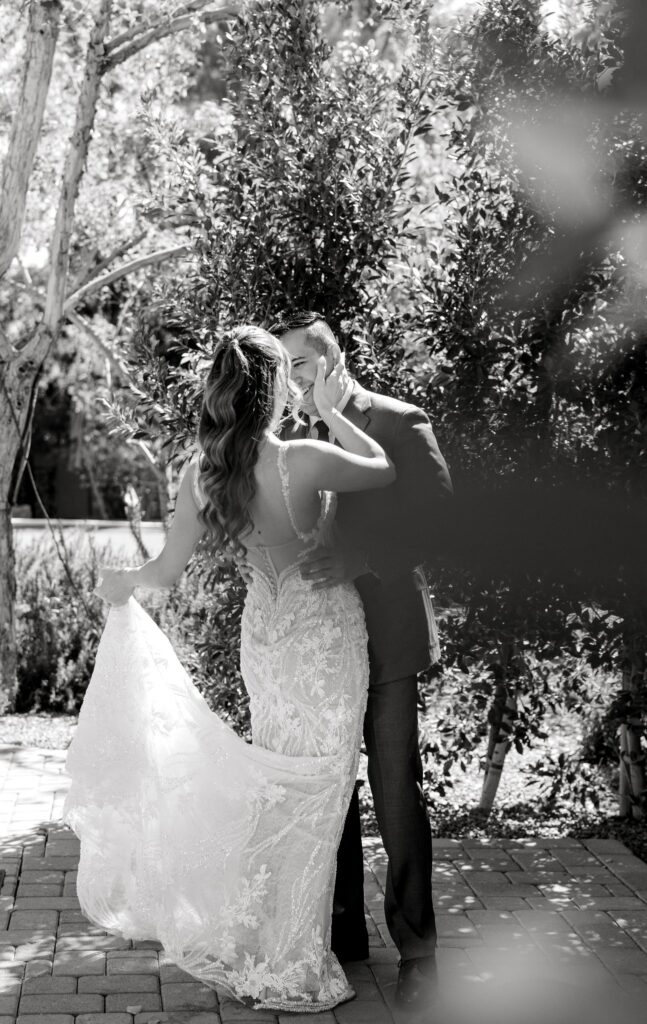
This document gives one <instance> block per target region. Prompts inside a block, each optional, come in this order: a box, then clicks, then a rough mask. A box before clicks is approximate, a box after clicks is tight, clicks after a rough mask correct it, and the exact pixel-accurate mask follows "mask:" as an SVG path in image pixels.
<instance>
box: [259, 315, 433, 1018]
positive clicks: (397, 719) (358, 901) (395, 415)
mask: <svg viewBox="0 0 647 1024" xmlns="http://www.w3.org/2000/svg"><path fill="white" fill-rule="evenodd" d="M270 331H271V333H272V334H274V335H275V336H276V337H278V338H280V340H281V342H282V343H283V345H284V346H285V348H286V349H287V351H288V353H289V355H290V357H291V362H292V377H293V379H294V380H295V382H296V383H297V384H298V385H299V387H300V388H301V391H302V393H303V400H302V405H301V413H302V414H303V415H304V417H305V418H307V420H308V423H307V424H304V425H303V426H302V427H294V428H292V429H290V430H289V431H288V433H287V434H286V438H287V439H295V438H298V437H305V436H310V437H317V438H318V439H320V440H325V441H333V442H334V438H330V437H329V435H328V432H327V429H326V426H325V424H324V423H323V421H322V420H321V419H319V414H318V411H317V407H316V405H315V403H314V400H313V384H314V380H315V377H316V374H317V360H318V359H319V357H320V356H321V355H324V356H325V357H326V371H327V373H329V372H330V370H331V369H332V367H333V365H334V364H335V363H336V362H337V361H338V359H339V358H340V349H339V346H338V344H337V341H336V339H335V336H334V334H333V332H332V330H331V329H330V327H329V326H328V324H327V323H326V321H325V320H324V319H323V318H322V317H320V316H319V315H318V314H317V313H312V312H306V311H298V312H287V313H285V314H283V315H282V316H281V317H280V318H279V319H278V321H277V322H275V323H274V324H273V325H272V326H271V327H270ZM338 408H340V409H343V411H344V415H345V416H347V417H348V419H349V420H350V421H351V422H352V423H354V424H355V425H356V426H358V427H360V428H361V429H362V430H364V431H366V433H367V434H368V435H369V436H371V437H374V438H375V439H376V440H377V441H379V443H380V444H381V445H382V446H383V448H384V449H385V450H386V452H387V454H388V455H389V456H390V457H391V459H392V460H393V462H394V464H395V468H396V471H397V479H396V481H395V482H394V483H393V484H392V485H391V486H389V487H387V488H383V489H381V490H379V491H363V492H361V491H357V492H347V493H344V494H340V495H339V496H338V506H337V518H336V524H337V527H338V529H339V533H340V538H341V542H340V545H339V546H338V547H336V548H335V549H321V548H320V549H318V550H317V551H316V552H313V554H312V555H311V556H310V558H309V559H308V561H307V562H306V563H304V569H303V574H304V576H307V577H308V578H310V579H312V580H314V581H315V585H316V586H321V587H323V586H328V585H331V584H333V583H335V582H338V581H339V580H354V582H355V585H356V586H357V589H358V590H359V593H360V596H361V598H362V601H363V604H364V611H365V615H366V625H367V629H368V638H369V659H370V684H369V697H368V707H367V712H366V720H365V726H364V740H365V743H366V751H367V754H368V778H369V782H370V786H371V792H372V794H373V800H374V804H375V814H376V817H377V822H378V825H379V828H380V833H381V835H382V839H383V841H384V846H385V849H386V852H387V855H388V872H387V882H386V895H385V905H384V909H385V915H386V923H387V926H388V929H389V932H390V934H391V936H392V937H393V940H394V942H395V944H396V946H397V948H398V950H399V952H400V957H401V960H400V971H399V976H398V984H397V988H396V999H397V1002H398V1003H399V1005H400V1006H402V1008H403V1009H405V1008H406V1009H409V1010H411V1011H417V1010H421V1009H423V1008H424V1007H425V1006H427V1005H428V1003H429V1000H430V997H432V996H433V995H434V993H435V981H436V960H435V950H436V925H435V919H434V909H433V903H432V896H431V833H430V828H429V820H428V817H427V811H426V807H425V802H424V797H423V793H422V762H421V757H420V750H419V746H418V717H417V695H418V691H417V680H416V675H417V673H419V672H422V671H424V670H425V669H426V668H428V667H429V665H430V663H431V662H433V661H436V660H437V658H438V639H437V633H436V627H435V622H434V617H433V610H432V606H431V600H430V598H429V593H428V590H427V585H426V582H425V577H424V574H423V572H422V569H421V568H420V564H421V563H422V562H423V561H425V559H432V558H433V557H434V555H435V554H436V552H437V545H438V540H439V535H440V534H441V533H442V530H441V522H442V519H443V517H444V516H445V515H446V510H447V507H448V499H449V497H450V496H451V493H452V486H451V481H450V478H449V473H448V471H447V466H446V464H445V460H444V459H443V457H442V455H441V453H440V451H439V448H438V444H437V442H436V439H435V437H434V434H433V431H432V429H431V425H430V423H429V420H428V418H427V416H426V415H425V413H424V412H422V411H421V410H420V409H417V408H415V406H412V405H406V404H405V403H403V402H400V401H397V400H395V399H392V398H387V397H386V396H384V395H378V394H375V393H373V392H369V391H366V390H364V388H362V387H360V386H359V384H358V383H357V382H356V381H353V380H352V379H351V378H350V377H348V378H347V380H346V387H345V390H344V393H343V394H342V395H341V398H340V401H339V403H338ZM317 421H318V422H317ZM332 948H333V951H334V952H335V953H336V954H337V956H338V957H339V959H340V960H342V961H345V960H362V959H365V958H366V957H368V934H367V931H366V923H365V919H364V892H363V860H362V845H361V832H360V816H359V802H358V799H357V790H355V793H354V795H353V799H352V802H351V805H350V808H349V812H348V816H347V819H346V824H345V828H344V833H343V836H342V840H341V844H340V847H339V852H338V857H337V881H336V885H335V908H334V912H333V922H332Z"/></svg>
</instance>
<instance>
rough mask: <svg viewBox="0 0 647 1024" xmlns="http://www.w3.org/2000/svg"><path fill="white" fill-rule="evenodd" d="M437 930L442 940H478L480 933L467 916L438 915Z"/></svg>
mask: <svg viewBox="0 0 647 1024" xmlns="http://www.w3.org/2000/svg"><path fill="white" fill-rule="evenodd" d="M436 928H437V930H438V935H439V936H442V938H448V937H450V936H451V937H454V938H455V937H459V938H462V937H465V938H476V937H477V936H478V932H477V930H476V928H475V927H474V924H473V922H472V921H470V919H469V918H468V917H467V915H465V914H436Z"/></svg>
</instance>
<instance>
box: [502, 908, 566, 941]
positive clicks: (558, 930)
mask: <svg viewBox="0 0 647 1024" xmlns="http://www.w3.org/2000/svg"><path fill="white" fill-rule="evenodd" d="M514 916H515V917H516V918H517V920H518V921H519V922H520V924H522V925H523V927H524V928H525V929H526V931H527V932H528V933H529V934H530V935H533V934H535V933H536V932H539V933H541V934H544V935H550V934H560V935H561V934H566V933H568V932H570V931H572V925H571V924H569V921H568V920H566V919H565V917H564V916H562V914H561V913H559V912H558V911H556V910H517V911H515V914H514Z"/></svg>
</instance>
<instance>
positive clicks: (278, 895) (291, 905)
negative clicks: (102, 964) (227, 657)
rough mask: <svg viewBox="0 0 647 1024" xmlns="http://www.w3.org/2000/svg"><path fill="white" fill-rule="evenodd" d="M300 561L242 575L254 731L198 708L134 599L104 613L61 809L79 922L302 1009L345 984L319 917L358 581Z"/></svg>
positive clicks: (350, 724) (362, 655)
mask: <svg viewBox="0 0 647 1024" xmlns="http://www.w3.org/2000/svg"><path fill="white" fill-rule="evenodd" d="M285 451H286V449H285V447H284V446H281V448H280V451H279V461H278V465H279V466H281V465H282V466H283V469H282V470H280V472H281V473H282V476H281V479H282V481H283V480H285V489H284V495H285V496H286V502H287V503H288V510H289V509H290V508H291V498H290V491H289V479H288V475H287V464H286V462H285V459H286V455H285ZM333 513H334V502H333V501H331V500H330V497H329V496H326V495H324V496H322V513H321V515H320V517H319V522H318V524H317V526H316V527H314V528H313V530H312V531H308V533H307V534H304V533H301V532H299V531H298V528H297V526H296V521H294V522H293V525H294V527H295V531H296V533H297V535H298V537H299V538H300V539H301V540H302V541H303V544H302V545H300V548H301V550H308V549H309V548H310V545H312V544H317V543H319V542H321V541H323V540H324V539H325V537H326V536H327V531H328V530H329V528H330V526H331V522H332V516H333ZM292 518H293V520H297V516H294V512H292ZM297 568H298V563H295V564H294V565H289V566H287V567H286V569H285V570H284V571H282V572H281V573H279V574H275V575H274V577H270V576H268V574H267V573H265V572H263V571H255V572H254V574H253V580H252V583H251V584H250V586H249V589H248V593H247V597H246V601H245V607H244V610H243V616H242V623H241V652H240V659H241V671H242V675H243V679H244V682H245V686H246V688H247V691H248V693H249V697H250V707H251V715H252V736H253V742H252V744H248V743H245V742H244V741H243V740H242V739H240V738H239V737H238V736H237V735H236V734H235V733H234V732H233V731H232V730H231V728H230V727H229V726H228V725H227V724H226V723H225V722H224V721H223V720H222V719H221V718H219V717H218V715H216V714H215V713H214V712H212V711H211V710H210V709H209V707H208V705H207V704H206V702H205V700H204V699H203V698H202V696H201V695H200V694H199V693H198V691H197V689H196V688H195V686H194V685H193V684H192V683H191V681H190V679H189V677H188V676H187V673H186V672H185V670H184V668H183V667H182V665H181V664H180V662H179V661H178V659H177V656H176V655H175V653H174V651H173V649H172V647H171V644H170V643H169V641H168V639H167V638H166V637H165V636H164V634H163V633H162V632H161V631H160V630H159V629H158V627H157V626H156V625H155V624H154V623H153V621H152V620H151V619H150V618H149V616H148V615H146V613H145V612H144V611H143V609H142V608H141V607H140V606H139V605H138V604H137V602H136V601H134V600H133V599H131V600H130V601H129V602H128V604H127V605H124V606H122V607H116V608H112V609H111V610H110V613H109V615H108V620H107V623H106V628H105V631H104V633H103V636H102V638H101V642H100V644H99V649H98V652H97V660H96V666H95V671H94V674H93V677H92V681H91V683H90V685H89V687H88V690H87V692H86V695H85V699H84V702H83V707H82V709H81V714H80V716H79V724H78V727H77V730H76V734H75V736H74V739H73V741H72V744H71V746H70V749H69V752H68V758H67V770H68V772H69V773H70V775H71V777H72V785H71V788H70V790H69V793H68V796H67V799H66V804H65V808H64V812H63V818H64V820H65V821H67V822H68V823H69V824H70V825H71V826H72V828H74V830H75V831H76V832H77V833H78V835H79V836H80V838H81V859H80V864H79V876H78V885H77V888H78V895H79V900H80V902H81V907H82V909H83V912H84V913H85V915H86V916H87V917H89V918H90V920H92V921H94V922H96V923H97V924H98V925H99V926H100V927H102V928H104V929H106V930H108V931H110V932H114V933H117V934H121V935H124V936H126V937H128V938H133V939H157V940H158V941H160V942H161V943H162V944H163V945H164V948H165V950H166V953H167V954H168V956H169V957H170V958H171V959H172V960H173V961H174V962H175V963H177V964H178V965H179V966H180V967H181V968H182V969H183V970H185V971H187V972H188V973H190V974H192V975H193V976H194V977H196V978H197V979H199V980H200V981H201V982H202V983H204V984H206V985H209V986H212V987H216V986H217V987H219V988H222V989H224V990H225V991H227V992H228V993H230V994H231V995H232V996H234V997H235V998H236V999H239V1000H242V1001H243V1002H245V1003H246V1004H247V1005H248V1006H250V1007H254V1008H262V1007H265V1008H268V1009H272V1010H279V1011H295V1012H300V1013H304V1012H307V1013H311V1012H312V1013H314V1012H319V1011H322V1010H326V1009H330V1008H332V1007H334V1006H336V1005H338V1004H339V1003H341V1002H344V1001H345V1000H347V999H349V998H350V997H351V996H352V995H353V990H352V989H351V987H350V986H349V984H348V981H347V979H346V977H345V975H344V972H343V970H342V968H341V967H340V965H339V963H338V961H337V959H336V957H335V956H334V954H333V953H332V952H331V950H330V922H331V912H332V899H333V887H334V877H335V867H336V851H337V846H338V844H339V840H340V837H341V831H342V827H343V822H344V818H345V814H346V810H347V807H348V802H349V800H350V796H351V793H352V788H353V785H354V781H355V778H356V773H357V764H358V759H359V749H360V742H361V731H362V722H363V718H364V712H365V708H366V697H367V688H368V659H367V639H366V629H365V624H364V613H363V609H362V605H361V602H360V599H359V596H358V594H357V591H356V590H355V588H354V586H352V584H350V583H341V584H338V585H335V586H334V587H331V588H330V589H325V590H315V589H314V588H313V586H312V584H311V583H310V582H309V581H307V580H304V579H303V578H302V577H301V574H300V573H299V572H298V571H296V569H297Z"/></svg>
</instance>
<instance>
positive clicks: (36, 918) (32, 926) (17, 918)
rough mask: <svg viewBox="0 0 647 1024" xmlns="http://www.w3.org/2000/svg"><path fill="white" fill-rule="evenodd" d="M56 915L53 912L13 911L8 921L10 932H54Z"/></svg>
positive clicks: (56, 921)
mask: <svg viewBox="0 0 647 1024" xmlns="http://www.w3.org/2000/svg"><path fill="white" fill-rule="evenodd" d="M57 924H58V914H57V913H56V911H55V910H14V912H13V913H12V915H11V919H10V921H9V929H10V931H14V930H15V931H27V930H29V931H30V932H31V934H32V936H33V933H34V931H36V930H39V931H47V932H49V933H51V934H52V935H53V934H54V933H55V931H56V926H57Z"/></svg>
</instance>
